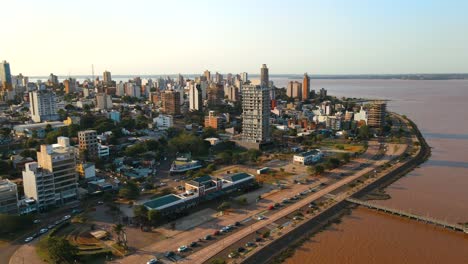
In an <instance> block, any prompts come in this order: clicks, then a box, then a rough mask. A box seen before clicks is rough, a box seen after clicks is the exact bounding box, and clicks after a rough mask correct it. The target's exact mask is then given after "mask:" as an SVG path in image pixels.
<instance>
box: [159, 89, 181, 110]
mask: <svg viewBox="0 0 468 264" xmlns="http://www.w3.org/2000/svg"><path fill="white" fill-rule="evenodd" d="M161 96H162V111H163V112H164V113H165V114H168V115H180V93H179V92H177V91H174V90H166V91H164V93H162V94H161Z"/></svg>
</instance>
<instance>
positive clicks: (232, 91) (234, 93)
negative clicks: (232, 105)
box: [225, 85, 239, 102]
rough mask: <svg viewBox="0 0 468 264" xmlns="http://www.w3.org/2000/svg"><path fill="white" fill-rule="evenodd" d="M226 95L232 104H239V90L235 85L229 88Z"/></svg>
mask: <svg viewBox="0 0 468 264" xmlns="http://www.w3.org/2000/svg"><path fill="white" fill-rule="evenodd" d="M225 94H226V95H227V98H228V100H229V101H231V102H237V101H238V100H239V89H238V88H237V87H236V86H234V85H229V86H227V87H226V92H225Z"/></svg>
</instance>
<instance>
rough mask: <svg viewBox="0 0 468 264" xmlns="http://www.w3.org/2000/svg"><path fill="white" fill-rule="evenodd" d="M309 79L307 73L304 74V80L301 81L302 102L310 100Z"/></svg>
mask: <svg viewBox="0 0 468 264" xmlns="http://www.w3.org/2000/svg"><path fill="white" fill-rule="evenodd" d="M309 93H310V77H309V75H307V73H304V79H303V80H302V100H307V99H309V98H310V94H309Z"/></svg>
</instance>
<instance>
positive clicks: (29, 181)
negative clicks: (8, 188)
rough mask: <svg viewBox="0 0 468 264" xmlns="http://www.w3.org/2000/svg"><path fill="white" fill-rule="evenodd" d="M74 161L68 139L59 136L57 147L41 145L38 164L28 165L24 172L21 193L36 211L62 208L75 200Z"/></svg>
mask: <svg viewBox="0 0 468 264" xmlns="http://www.w3.org/2000/svg"><path fill="white" fill-rule="evenodd" d="M75 167H76V160H75V151H74V148H73V147H71V146H70V139H69V138H67V137H58V138H57V144H53V145H41V149H40V151H38V152H37V162H31V163H27V164H26V166H25V170H24V171H23V184H24V194H25V196H26V198H33V199H35V200H36V201H37V203H38V206H39V208H44V207H48V206H51V205H61V204H66V203H70V202H74V201H76V200H77V199H78V188H77V187H78V177H77V174H76V171H75Z"/></svg>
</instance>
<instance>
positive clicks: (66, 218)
mask: <svg viewBox="0 0 468 264" xmlns="http://www.w3.org/2000/svg"><path fill="white" fill-rule="evenodd" d="M70 218H71V215H66V216H64V217H63V219H64V220H68V219H70Z"/></svg>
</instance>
